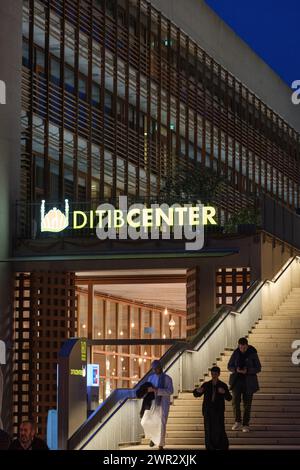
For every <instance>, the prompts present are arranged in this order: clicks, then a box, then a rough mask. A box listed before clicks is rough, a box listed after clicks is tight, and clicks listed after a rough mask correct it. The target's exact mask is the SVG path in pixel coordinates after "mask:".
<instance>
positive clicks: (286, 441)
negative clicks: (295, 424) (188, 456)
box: [146, 432, 299, 446]
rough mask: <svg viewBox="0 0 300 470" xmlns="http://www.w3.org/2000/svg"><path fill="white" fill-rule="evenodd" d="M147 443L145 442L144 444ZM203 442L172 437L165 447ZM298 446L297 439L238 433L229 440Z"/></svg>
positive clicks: (261, 444) (232, 441)
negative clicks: (237, 435)
mask: <svg viewBox="0 0 300 470" xmlns="http://www.w3.org/2000/svg"><path fill="white" fill-rule="evenodd" d="M148 442H149V441H147V440H146V443H148ZM202 442H203V439H201V438H184V437H183V438H181V437H172V438H170V437H169V438H167V439H166V445H169V446H172V445H176V444H177V445H180V446H185V445H197V444H200V443H202ZM240 444H242V445H244V446H248V445H258V446H264V445H274V446H275V445H299V437H266V436H264V437H256V436H251V432H250V433H240V434H239V437H235V438H232V439H231V440H230V445H240Z"/></svg>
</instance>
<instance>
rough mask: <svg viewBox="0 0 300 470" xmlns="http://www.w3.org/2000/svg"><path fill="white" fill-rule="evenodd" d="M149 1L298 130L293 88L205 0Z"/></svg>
mask: <svg viewBox="0 0 300 470" xmlns="http://www.w3.org/2000/svg"><path fill="white" fill-rule="evenodd" d="M151 3H152V5H153V6H154V7H155V8H157V9H158V10H160V11H162V12H163V13H164V14H165V16H167V17H168V18H169V19H171V20H172V21H173V22H174V23H176V25H177V26H179V27H180V28H181V29H182V30H183V31H184V32H185V33H187V34H188V35H189V36H190V37H191V38H192V39H194V40H195V41H196V42H197V43H198V44H199V46H200V47H202V49H204V50H205V51H206V52H207V53H208V54H209V55H211V56H212V57H213V58H214V59H215V60H216V61H217V62H218V63H219V64H221V65H222V66H223V67H224V68H226V69H227V70H228V71H229V72H231V73H232V74H233V75H234V76H235V77H237V78H238V79H239V80H240V81H241V82H243V83H244V84H245V85H246V86H247V87H248V88H249V89H250V90H251V91H252V92H254V93H255V94H256V95H257V96H258V97H259V98H261V99H262V100H263V101H264V102H265V103H266V104H267V105H268V106H270V107H271V108H272V109H273V110H274V111H276V112H277V113H278V114H279V115H280V116H282V117H283V118H284V119H285V120H286V121H287V122H288V123H289V124H290V125H291V126H293V127H294V128H295V129H296V130H297V131H298V132H300V111H299V108H300V107H299V106H296V105H294V104H292V101H291V95H292V91H293V90H292V89H291V88H290V87H289V86H288V85H286V84H285V83H284V82H283V80H282V79H281V78H280V77H279V76H278V75H277V74H276V73H275V72H274V71H273V70H272V69H271V68H270V67H269V66H268V65H267V64H266V63H265V62H264V61H263V60H262V59H260V57H259V56H258V55H257V54H256V53H255V52H254V51H253V50H252V49H251V48H250V47H249V46H248V45H247V44H246V43H245V42H244V41H243V40H242V39H241V38H240V37H239V36H238V35H237V34H236V33H235V32H234V31H233V30H232V29H231V28H230V27H229V26H227V25H226V23H224V21H223V20H221V19H220V18H219V17H218V16H217V14H216V13H215V12H214V11H213V10H212V9H211V8H209V7H208V6H207V5H206V3H205V1H204V0H184V1H183V0H179V1H178V0H151ZM296 79H299V77H295V80H296Z"/></svg>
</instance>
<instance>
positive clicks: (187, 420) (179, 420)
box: [168, 414, 300, 429]
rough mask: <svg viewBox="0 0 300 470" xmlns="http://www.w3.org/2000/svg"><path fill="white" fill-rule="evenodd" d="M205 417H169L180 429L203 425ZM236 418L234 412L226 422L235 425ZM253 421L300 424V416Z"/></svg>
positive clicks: (256, 424) (263, 417) (169, 420)
mask: <svg viewBox="0 0 300 470" xmlns="http://www.w3.org/2000/svg"><path fill="white" fill-rule="evenodd" d="M203 422H204V418H203V416H202V415H200V416H196V417H186V416H177V417H174V416H169V419H168V425H175V426H177V425H178V426H179V427H180V429H184V428H185V425H188V426H190V425H191V426H195V425H199V424H200V425H203ZM233 422H234V419H233V414H232V416H230V417H228V416H227V417H226V418H225V423H226V424H227V425H228V426H229V425H231V426H232V425H233ZM251 422H252V423H253V426H254V425H255V426H258V425H263V426H280V425H284V426H287V427H289V426H296V427H298V426H300V417H298V418H292V417H283V416H280V417H275V418H274V417H273V418H270V417H269V416H262V417H254V418H253V417H252V419H251Z"/></svg>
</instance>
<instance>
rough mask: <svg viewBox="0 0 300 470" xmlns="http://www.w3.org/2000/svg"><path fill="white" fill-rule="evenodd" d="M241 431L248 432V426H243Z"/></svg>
mask: <svg viewBox="0 0 300 470" xmlns="http://www.w3.org/2000/svg"><path fill="white" fill-rule="evenodd" d="M242 431H243V432H250V428H249V426H243V429H242Z"/></svg>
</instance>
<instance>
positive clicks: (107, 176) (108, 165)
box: [104, 151, 112, 187]
mask: <svg viewBox="0 0 300 470" xmlns="http://www.w3.org/2000/svg"><path fill="white" fill-rule="evenodd" d="M104 183H105V185H108V186H110V187H111V186H112V155H111V153H109V152H107V151H105V154H104Z"/></svg>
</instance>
